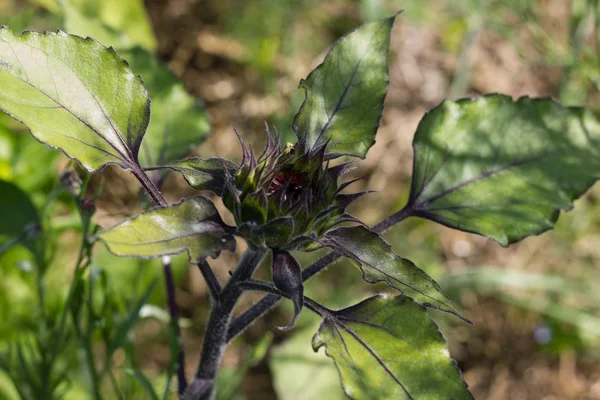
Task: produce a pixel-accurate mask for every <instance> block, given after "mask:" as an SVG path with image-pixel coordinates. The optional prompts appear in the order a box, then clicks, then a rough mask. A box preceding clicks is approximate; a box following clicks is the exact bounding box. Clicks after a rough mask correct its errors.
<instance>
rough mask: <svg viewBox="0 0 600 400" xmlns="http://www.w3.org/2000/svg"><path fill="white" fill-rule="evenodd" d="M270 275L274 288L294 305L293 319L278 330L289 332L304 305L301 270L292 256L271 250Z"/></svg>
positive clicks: (285, 252)
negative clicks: (287, 296)
mask: <svg viewBox="0 0 600 400" xmlns="http://www.w3.org/2000/svg"><path fill="white" fill-rule="evenodd" d="M271 274H272V277H273V283H274V284H275V287H277V289H279V290H281V291H282V292H283V293H285V294H287V295H289V296H290V299H291V300H292V302H293V303H294V318H293V319H292V322H290V323H289V325H288V326H286V327H280V328H279V329H281V330H284V331H289V330H290V329H292V328H293V327H294V326H295V325H296V320H297V319H298V316H299V315H300V311H302V306H303V305H304V286H303V285H302V268H301V267H300V264H299V263H298V261H297V260H296V259H295V258H294V256H293V255H291V254H290V253H288V252H287V251H279V250H273V261H272V264H271Z"/></svg>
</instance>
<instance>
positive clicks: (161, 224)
mask: <svg viewBox="0 0 600 400" xmlns="http://www.w3.org/2000/svg"><path fill="white" fill-rule="evenodd" d="M98 238H99V239H100V240H102V241H103V242H104V243H106V246H107V247H108V249H109V250H110V251H111V252H112V253H113V254H116V255H118V256H136V257H141V258H149V257H159V256H163V255H169V254H176V253H181V252H183V251H187V253H188V255H189V258H190V261H191V262H197V261H198V260H200V259H201V258H204V257H208V256H211V257H213V258H217V257H218V255H219V253H220V252H221V251H222V250H229V251H234V250H235V240H234V238H233V236H232V235H231V234H230V233H229V229H228V227H227V226H226V225H225V223H224V222H223V221H222V220H221V217H220V216H219V213H218V212H217V209H216V208H215V206H214V205H213V203H212V202H211V201H210V200H209V199H207V198H205V197H202V196H197V197H192V198H189V199H185V200H183V201H181V202H180V203H177V204H175V205H172V206H169V207H163V208H155V209H153V210H150V211H148V212H145V213H143V214H140V215H138V216H136V217H134V218H132V219H128V220H126V221H124V222H122V223H120V224H118V225H115V226H114V227H112V228H109V229H107V230H106V231H104V232H102V233H100V234H99V235H98Z"/></svg>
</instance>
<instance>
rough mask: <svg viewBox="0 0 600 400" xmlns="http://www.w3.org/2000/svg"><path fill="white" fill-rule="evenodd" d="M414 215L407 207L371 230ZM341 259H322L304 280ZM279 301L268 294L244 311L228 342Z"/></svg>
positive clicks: (333, 256) (305, 272) (330, 256)
mask: <svg viewBox="0 0 600 400" xmlns="http://www.w3.org/2000/svg"><path fill="white" fill-rule="evenodd" d="M414 215H415V214H414V210H413V209H412V208H411V207H410V206H408V205H407V206H406V207H404V208H402V209H401V210H400V211H398V212H396V213H394V214H392V215H390V216H389V217H387V218H386V219H384V220H383V221H381V222H380V223H378V224H376V225H375V226H373V228H371V230H372V231H373V232H377V233H382V232H384V231H386V230H387V229H389V228H391V227H392V226H394V225H396V224H398V223H399V222H401V221H404V220H405V219H406V218H408V217H411V216H414ZM341 257H342V256H341V255H340V254H337V253H333V252H332V253H329V254H327V255H325V256H323V257H321V258H320V259H318V260H317V261H315V262H314V263H313V264H311V265H310V266H309V267H307V268H305V269H304V270H303V271H302V280H303V281H306V280H308V279H310V278H312V277H313V276H315V275H316V274H318V273H319V272H321V271H323V270H324V269H325V268H327V267H328V266H329V265H331V264H332V263H333V262H335V261H337V260H338V259H340V258H341ZM279 300H281V297H280V296H278V295H276V294H268V295H266V296H265V297H263V298H262V299H260V301H259V302H258V303H256V304H254V305H253V306H252V307H250V308H249V309H247V310H246V311H244V312H243V313H242V314H241V315H240V316H239V317H237V318H236V319H235V320H234V321H232V322H231V326H230V328H229V330H228V331H227V341H228V342H229V341H231V340H232V339H233V338H235V337H236V336H237V335H239V334H240V333H242V332H243V331H244V329H246V328H247V327H248V326H250V324H252V322H254V321H255V320H256V319H258V318H260V317H261V316H262V315H263V314H264V313H266V312H267V311H269V310H270V309H271V308H272V307H273V306H274V305H275V304H277V302H279Z"/></svg>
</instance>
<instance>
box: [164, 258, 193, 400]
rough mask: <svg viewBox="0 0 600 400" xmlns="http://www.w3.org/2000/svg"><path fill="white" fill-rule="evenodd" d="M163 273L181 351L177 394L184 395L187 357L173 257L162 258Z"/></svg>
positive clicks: (172, 321) (173, 324) (179, 354)
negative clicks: (174, 276)
mask: <svg viewBox="0 0 600 400" xmlns="http://www.w3.org/2000/svg"><path fill="white" fill-rule="evenodd" d="M162 263H163V273H164V275H165V286H166V290H167V304H168V307H169V315H170V316H171V318H170V324H171V329H172V330H173V332H174V333H175V337H176V340H177V343H178V344H179V346H178V348H179V351H178V352H177V368H176V370H177V392H178V393H179V395H180V396H181V395H183V393H184V392H185V389H186V388H187V379H186V378H185V355H184V353H183V341H182V340H181V332H180V331H179V322H178V320H179V311H178V310H177V303H176V302H175V283H174V282H173V272H172V271H171V257H169V256H164V257H163V258H162Z"/></svg>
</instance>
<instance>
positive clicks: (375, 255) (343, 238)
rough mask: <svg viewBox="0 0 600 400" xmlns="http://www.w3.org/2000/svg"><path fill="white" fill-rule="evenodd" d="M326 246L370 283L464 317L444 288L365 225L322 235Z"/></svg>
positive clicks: (339, 229) (338, 229)
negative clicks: (356, 266) (353, 263)
mask: <svg viewBox="0 0 600 400" xmlns="http://www.w3.org/2000/svg"><path fill="white" fill-rule="evenodd" d="M322 242H323V244H324V245H325V246H327V247H329V248H331V249H333V250H334V251H336V252H337V253H340V254H342V255H344V256H346V257H348V258H349V259H351V260H354V261H356V262H357V263H358V264H359V266H360V269H361V270H362V273H363V279H364V280H365V281H367V282H369V283H377V282H385V283H387V284H388V285H389V286H391V287H393V288H395V289H398V290H400V291H401V292H403V293H406V294H407V295H409V296H410V297H412V298H413V299H415V300H416V301H418V302H419V303H421V304H423V305H425V306H427V307H431V308H435V309H437V310H440V311H445V312H449V313H451V314H454V315H456V316H458V317H459V318H461V319H463V320H464V321H465V322H468V323H471V322H470V321H469V320H468V319H466V318H464V317H462V316H461V315H460V314H459V313H458V312H457V311H456V308H455V307H454V305H453V304H452V301H450V299H449V298H448V297H447V296H446V295H445V294H444V293H443V292H442V288H441V287H440V285H438V283H437V282H436V281H434V280H433V279H432V278H431V277H430V276H429V275H427V273H426V272H425V271H423V270H422V269H420V268H418V267H417V266H416V265H415V264H413V263H412V261H410V260H407V259H405V258H402V257H400V256H398V255H397V254H396V253H394V250H393V249H392V246H390V245H389V244H388V243H387V242H386V241H385V240H383V239H382V238H381V237H380V236H379V235H378V234H376V233H375V232H372V231H370V230H369V229H367V228H365V227H364V226H352V227H347V228H346V227H345V228H337V229H334V230H331V231H329V232H327V233H326V234H325V236H324V237H323V238H322Z"/></svg>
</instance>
